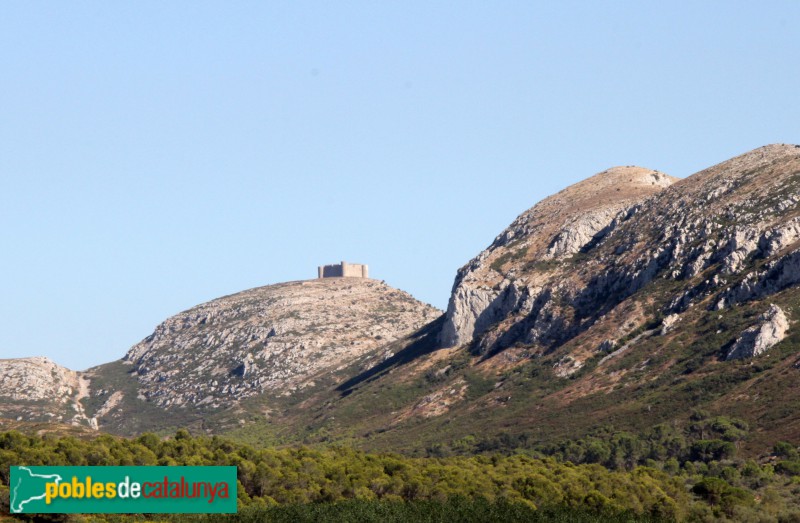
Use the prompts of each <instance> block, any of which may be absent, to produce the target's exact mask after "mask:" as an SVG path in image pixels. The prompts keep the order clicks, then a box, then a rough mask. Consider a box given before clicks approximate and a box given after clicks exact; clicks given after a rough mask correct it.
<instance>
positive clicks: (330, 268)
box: [317, 261, 369, 278]
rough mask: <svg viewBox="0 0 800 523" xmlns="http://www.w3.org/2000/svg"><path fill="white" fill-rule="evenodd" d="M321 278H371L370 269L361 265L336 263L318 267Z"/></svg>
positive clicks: (318, 274)
mask: <svg viewBox="0 0 800 523" xmlns="http://www.w3.org/2000/svg"><path fill="white" fill-rule="evenodd" d="M317 276H318V277H319V278H369V267H368V266H366V265H362V264H360V263H347V262H344V261H343V262H342V263H336V264H334V265H320V266H319V267H317Z"/></svg>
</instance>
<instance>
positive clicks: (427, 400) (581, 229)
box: [239, 145, 800, 453]
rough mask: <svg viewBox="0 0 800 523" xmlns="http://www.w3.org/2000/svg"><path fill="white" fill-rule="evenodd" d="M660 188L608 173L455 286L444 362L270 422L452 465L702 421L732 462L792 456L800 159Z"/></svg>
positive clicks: (403, 362)
mask: <svg viewBox="0 0 800 523" xmlns="http://www.w3.org/2000/svg"><path fill="white" fill-rule="evenodd" d="M648 180H651V181H652V182H653V183H652V184H650V185H648V184H647V183H646V182H647V181H648ZM670 181H671V180H670V179H669V178H667V177H666V176H664V175H661V174H659V173H655V172H654V171H646V170H642V169H637V168H623V169H612V170H610V171H607V172H605V173H601V174H600V175H597V176H595V177H593V178H590V179H588V180H586V181H584V182H581V184H578V185H577V186H574V187H572V188H569V189H567V190H565V191H563V192H562V193H560V195H557V197H553V198H550V199H547V200H545V201H543V202H542V203H541V204H539V205H537V206H536V207H534V208H533V209H531V210H530V211H528V212H526V213H524V214H523V215H521V216H520V218H518V219H517V220H516V221H515V222H514V223H513V224H512V225H511V226H510V227H509V229H507V230H506V231H504V232H503V233H502V234H500V236H498V238H497V239H496V240H495V242H494V243H493V244H492V245H491V246H490V247H489V248H488V249H487V250H486V251H484V252H483V253H481V254H480V255H478V256H477V257H476V258H475V259H474V260H473V261H472V262H470V263H469V264H468V265H466V266H465V267H464V268H462V269H461V270H460V271H459V274H458V276H457V278H456V283H455V286H454V291H453V296H452V298H451V303H450V307H449V309H448V313H447V317H446V318H445V319H444V324H443V326H442V333H441V334H438V337H439V339H440V340H441V342H440V343H439V344H438V345H439V346H441V345H453V344H455V346H453V347H448V348H440V349H438V350H436V349H437V346H436V345H435V344H434V345H431V344H430V338H428V340H427V343H428V345H427V346H426V347H421V346H420V345H419V344H417V345H412V347H411V348H410V349H409V350H411V351H413V352H415V353H416V354H417V357H413V358H412V357H405V358H404V357H402V356H403V351H399V352H398V353H397V355H396V357H395V358H394V359H393V360H389V361H387V362H384V363H383V364H382V365H381V366H379V367H378V368H376V369H372V370H370V371H369V372H367V373H364V374H362V375H361V376H360V377H355V378H352V379H351V380H349V381H348V382H345V383H343V384H342V385H341V386H340V396H339V397H336V398H332V397H330V396H326V397H324V399H322V398H318V399H317V400H313V401H310V402H309V403H308V404H307V408H306V409H304V410H302V411H297V410H287V411H286V413H285V416H284V417H282V418H280V423H285V424H288V425H289V426H292V427H294V429H293V430H294V431H295V433H297V434H300V435H302V436H303V437H305V438H306V441H309V442H313V441H326V440H330V439H337V438H344V439H349V440H352V441H354V442H364V441H365V442H366V443H362V444H365V445H366V446H368V447H371V448H391V449H405V450H407V451H412V452H413V451H420V450H421V449H426V448H427V449H428V450H429V451H431V449H436V450H435V451H436V452H461V451H470V450H475V449H480V448H491V447H494V448H496V447H498V446H516V445H522V446H525V445H534V444H538V443H542V442H555V441H560V440H562V439H564V438H573V437H581V436H582V435H587V434H591V433H593V432H595V431H597V430H598V428H599V427H612V429H610V430H611V431H612V432H613V430H619V429H630V430H635V431H637V432H640V433H641V432H644V431H645V430H647V429H648V428H650V427H653V426H654V425H656V424H659V423H662V422H674V424H675V426H683V425H684V424H685V423H686V422H687V420H688V419H689V417H690V415H691V414H692V411H693V410H696V409H702V410H705V411H707V414H708V415H715V414H719V415H732V416H735V417H737V418H741V419H743V420H745V421H746V422H747V423H749V425H750V426H751V428H752V429H753V430H752V433H751V435H750V436H749V437H748V438H747V439H746V440H745V441H740V442H738V443H737V445H738V446H739V447H740V448H741V451H742V452H745V453H759V452H763V451H764V449H767V448H769V447H770V446H771V445H772V444H774V443H775V441H778V440H789V441H800V395H798V390H797V388H798V384H799V383H800V380H799V379H798V378H800V374H799V373H800V370H798V368H797V366H800V363H798V360H800V333H798V330H797V329H795V328H794V323H793V322H794V315H795V314H796V312H795V311H796V310H800V309H797V306H798V305H799V304H800V287H798V285H797V284H798V282H800V242H798V240H800V208H799V207H798V202H800V148H798V147H796V146H793V145H771V146H766V147H762V148H760V149H756V150H754V151H751V152H749V153H747V154H744V155H742V156H739V157H737V158H734V159H732V160H729V161H727V162H723V163H722V164H719V165H716V166H714V167H712V168H709V169H707V170H705V171H702V172H700V173H697V174H695V175H693V176H691V177H688V178H686V179H683V180H680V181H678V182H676V183H673V184H671V185H670V184H669V183H668V182H670ZM630 184H633V187H631V186H630ZM617 188H619V191H617V190H616V189H617ZM645 188H647V189H648V190H647V191H643V190H642V189H645ZM617 192H619V193H621V194H623V195H626V196H625V197H624V198H621V199H620V200H615V199H614V198H613V195H614V194H615V193H617ZM648 193H649V194H648ZM572 195H576V196H574V197H573V196H572ZM593 195H594V196H593ZM581 213H586V214H581ZM587 216H588V217H587ZM587 224H591V225H587ZM421 349H424V350H421ZM408 355H409V356H410V353H409V354H408ZM315 401H316V403H315ZM245 432H246V431H245V430H244V429H242V430H241V431H239V433H240V434H243V435H247V434H246V433H245ZM282 433H283V434H286V433H287V431H286V430H284V431H283V432H282Z"/></svg>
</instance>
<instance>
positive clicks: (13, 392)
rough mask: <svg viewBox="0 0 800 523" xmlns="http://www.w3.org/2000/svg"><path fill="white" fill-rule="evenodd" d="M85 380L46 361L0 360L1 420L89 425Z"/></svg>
mask: <svg viewBox="0 0 800 523" xmlns="http://www.w3.org/2000/svg"><path fill="white" fill-rule="evenodd" d="M87 392H88V381H86V380H85V378H84V377H83V376H82V375H81V373H78V372H75V371H72V370H69V369H67V368H65V367H62V366H61V365H58V364H57V363H55V362H53V361H52V360H51V359H49V358H45V357H33V358H19V359H6V360H0V417H6V418H12V419H13V418H18V417H19V418H21V419H25V420H36V421H53V422H61V423H73V424H84V425H85V424H88V423H89V422H88V419H87V418H86V416H85V415H84V411H83V406H82V405H81V403H80V400H81V399H82V398H84V397H85V396H86V394H87Z"/></svg>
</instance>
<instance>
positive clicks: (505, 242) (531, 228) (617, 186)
mask: <svg viewBox="0 0 800 523" xmlns="http://www.w3.org/2000/svg"><path fill="white" fill-rule="evenodd" d="M674 181H675V178H672V177H670V176H667V175H665V174H663V173H660V172H658V171H653V170H650V169H644V168H641V167H615V168H613V169H609V170H607V171H603V172H601V173H599V174H597V175H595V176H592V177H591V178H589V179H587V180H584V181H582V182H580V183H577V184H575V185H572V186H570V187H568V188H566V189H564V190H563V191H561V192H559V193H558V194H555V195H553V196H551V197H549V198H546V199H544V200H542V201H541V202H539V203H538V204H536V205H535V206H534V207H533V208H531V209H529V210H528V211H526V212H524V213H523V214H521V215H520V216H519V217H518V218H517V219H516V220H514V222H513V223H512V224H511V225H510V226H509V227H508V228H507V229H506V230H504V231H503V232H502V233H500V235H498V236H497V238H495V240H494V242H492V244H491V245H490V246H489V247H488V248H487V249H486V250H485V251H483V252H481V253H480V254H479V255H478V256H476V257H475V258H474V259H473V260H471V261H470V262H469V263H468V264H467V265H465V266H464V267H462V268H461V269H460V270H459V271H458V274H457V276H456V280H455V283H454V285H453V292H452V295H451V298H450V302H449V304H448V309H447V317H446V322H445V325H444V328H443V331H442V335H441V343H442V345H443V346H456V345H461V344H464V343H468V342H470V341H472V339H473V338H474V337H475V336H477V335H480V334H482V333H484V332H485V331H486V330H487V329H488V328H490V327H491V326H492V325H494V324H496V323H497V322H499V321H501V320H503V319H504V318H506V317H508V316H509V315H510V314H516V315H520V314H521V315H525V314H530V313H531V311H532V310H534V308H535V307H536V303H537V301H539V302H542V300H543V299H544V298H545V297H546V296H547V295H549V291H548V290H547V289H546V288H547V287H548V285H550V284H551V283H552V282H556V281H558V280H559V275H560V274H562V271H564V270H570V269H569V268H567V267H564V266H562V262H566V261H569V259H570V258H572V257H573V256H574V255H576V254H579V253H580V252H581V251H585V250H589V249H591V248H592V246H593V245H595V244H597V243H599V242H600V241H602V239H603V238H605V237H606V236H608V235H610V234H611V233H612V232H613V231H614V229H615V228H616V227H617V226H618V225H619V224H620V223H622V222H624V221H625V220H626V219H627V218H628V217H629V216H630V214H631V213H632V212H634V210H635V206H636V205H637V204H638V203H639V202H641V201H642V200H643V199H645V198H646V197H648V196H651V195H653V194H655V193H656V192H658V191H660V190H661V189H663V188H664V187H667V186H669V185H670V184H672V183H673V182H674ZM541 305H544V304H543V303H542V304H541ZM527 336H528V338H529V339H534V338H541V337H546V333H537V331H536V330H535V329H534V330H533V331H531V330H530V329H529V332H528V334H527Z"/></svg>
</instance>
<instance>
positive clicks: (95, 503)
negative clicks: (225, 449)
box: [9, 467, 236, 514]
mask: <svg viewBox="0 0 800 523" xmlns="http://www.w3.org/2000/svg"><path fill="white" fill-rule="evenodd" d="M10 472H11V474H10V476H11V477H10V482H9V483H10V485H9V487H10V492H9V502H10V503H9V504H10V508H11V512H12V513H14V514H40V513H58V514H81V513H83V514H130V513H162V514H166V513H173V514H175V513H194V514H198V513H217V514H222V513H233V512H236V467H11V470H10Z"/></svg>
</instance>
